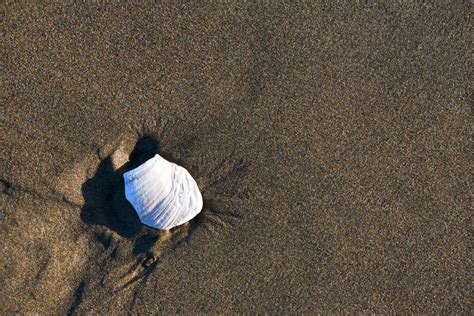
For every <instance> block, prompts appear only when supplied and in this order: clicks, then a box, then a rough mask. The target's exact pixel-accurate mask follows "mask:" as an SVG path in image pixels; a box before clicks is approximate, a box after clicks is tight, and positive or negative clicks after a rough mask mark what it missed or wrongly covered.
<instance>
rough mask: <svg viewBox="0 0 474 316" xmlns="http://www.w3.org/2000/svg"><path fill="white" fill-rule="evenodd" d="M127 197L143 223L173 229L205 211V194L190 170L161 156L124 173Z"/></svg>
mask: <svg viewBox="0 0 474 316" xmlns="http://www.w3.org/2000/svg"><path fill="white" fill-rule="evenodd" d="M123 177H124V180H125V196H126V197H127V200H128V201H129V202H130V203H131V204H132V205H133V207H134V208H135V211H136V212H137V213H138V216H139V217H140V220H141V221H142V223H143V224H145V225H148V226H151V227H153V228H157V229H170V228H173V227H175V226H179V225H181V224H184V223H186V222H187V221H189V220H191V219H192V218H194V217H195V216H196V215H197V214H199V212H201V210H202V196H201V192H199V188H198V186H197V183H196V181H195V180H194V179H193V177H192V176H191V175H190V174H189V172H188V171H187V170H186V169H184V168H183V167H180V166H178V165H176V164H174V163H172V162H169V161H167V160H166V159H164V158H163V157H161V156H160V155H158V154H157V155H155V157H153V158H151V159H150V160H147V161H146V162H145V163H144V164H142V165H140V166H138V167H137V168H135V169H133V170H130V171H128V172H126V173H124V174H123Z"/></svg>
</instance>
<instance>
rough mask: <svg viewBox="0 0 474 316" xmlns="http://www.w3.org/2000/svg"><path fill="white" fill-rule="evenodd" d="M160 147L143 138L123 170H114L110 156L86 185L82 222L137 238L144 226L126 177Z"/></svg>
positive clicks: (83, 187)
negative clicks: (127, 193)
mask: <svg viewBox="0 0 474 316" xmlns="http://www.w3.org/2000/svg"><path fill="white" fill-rule="evenodd" d="M159 147H160V146H159V142H158V141H157V140H156V139H155V138H153V137H151V136H143V137H141V138H140V139H139V140H138V142H137V144H136V145H135V148H134V149H133V151H132V153H131V154H130V157H129V161H128V162H127V163H126V164H125V165H124V166H122V167H121V168H120V169H118V170H113V167H112V159H111V158H110V157H107V158H105V159H104V160H102V161H101V163H100V164H99V167H98V168H97V171H96V173H95V175H94V177H93V178H91V179H89V180H87V181H86V182H85V183H84V184H83V185H82V195H83V197H84V206H83V207H82V209H81V219H82V220H83V221H84V222H85V223H87V224H90V225H102V226H106V227H107V228H109V229H111V230H113V231H114V232H116V233H117V234H119V235H120V236H122V237H126V238H131V237H133V236H135V235H136V234H137V233H138V232H139V231H140V229H141V228H142V224H141V222H140V219H139V217H138V215H137V213H136V212H135V210H134V208H133V206H132V205H131V204H130V203H129V202H128V200H127V199H126V198H125V190H124V181H123V174H124V173H125V172H127V171H129V170H132V169H134V168H136V167H138V166H139V165H141V164H142V163H144V162H145V161H147V160H148V159H150V158H153V157H154V156H155V154H157V153H158V152H159Z"/></svg>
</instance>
